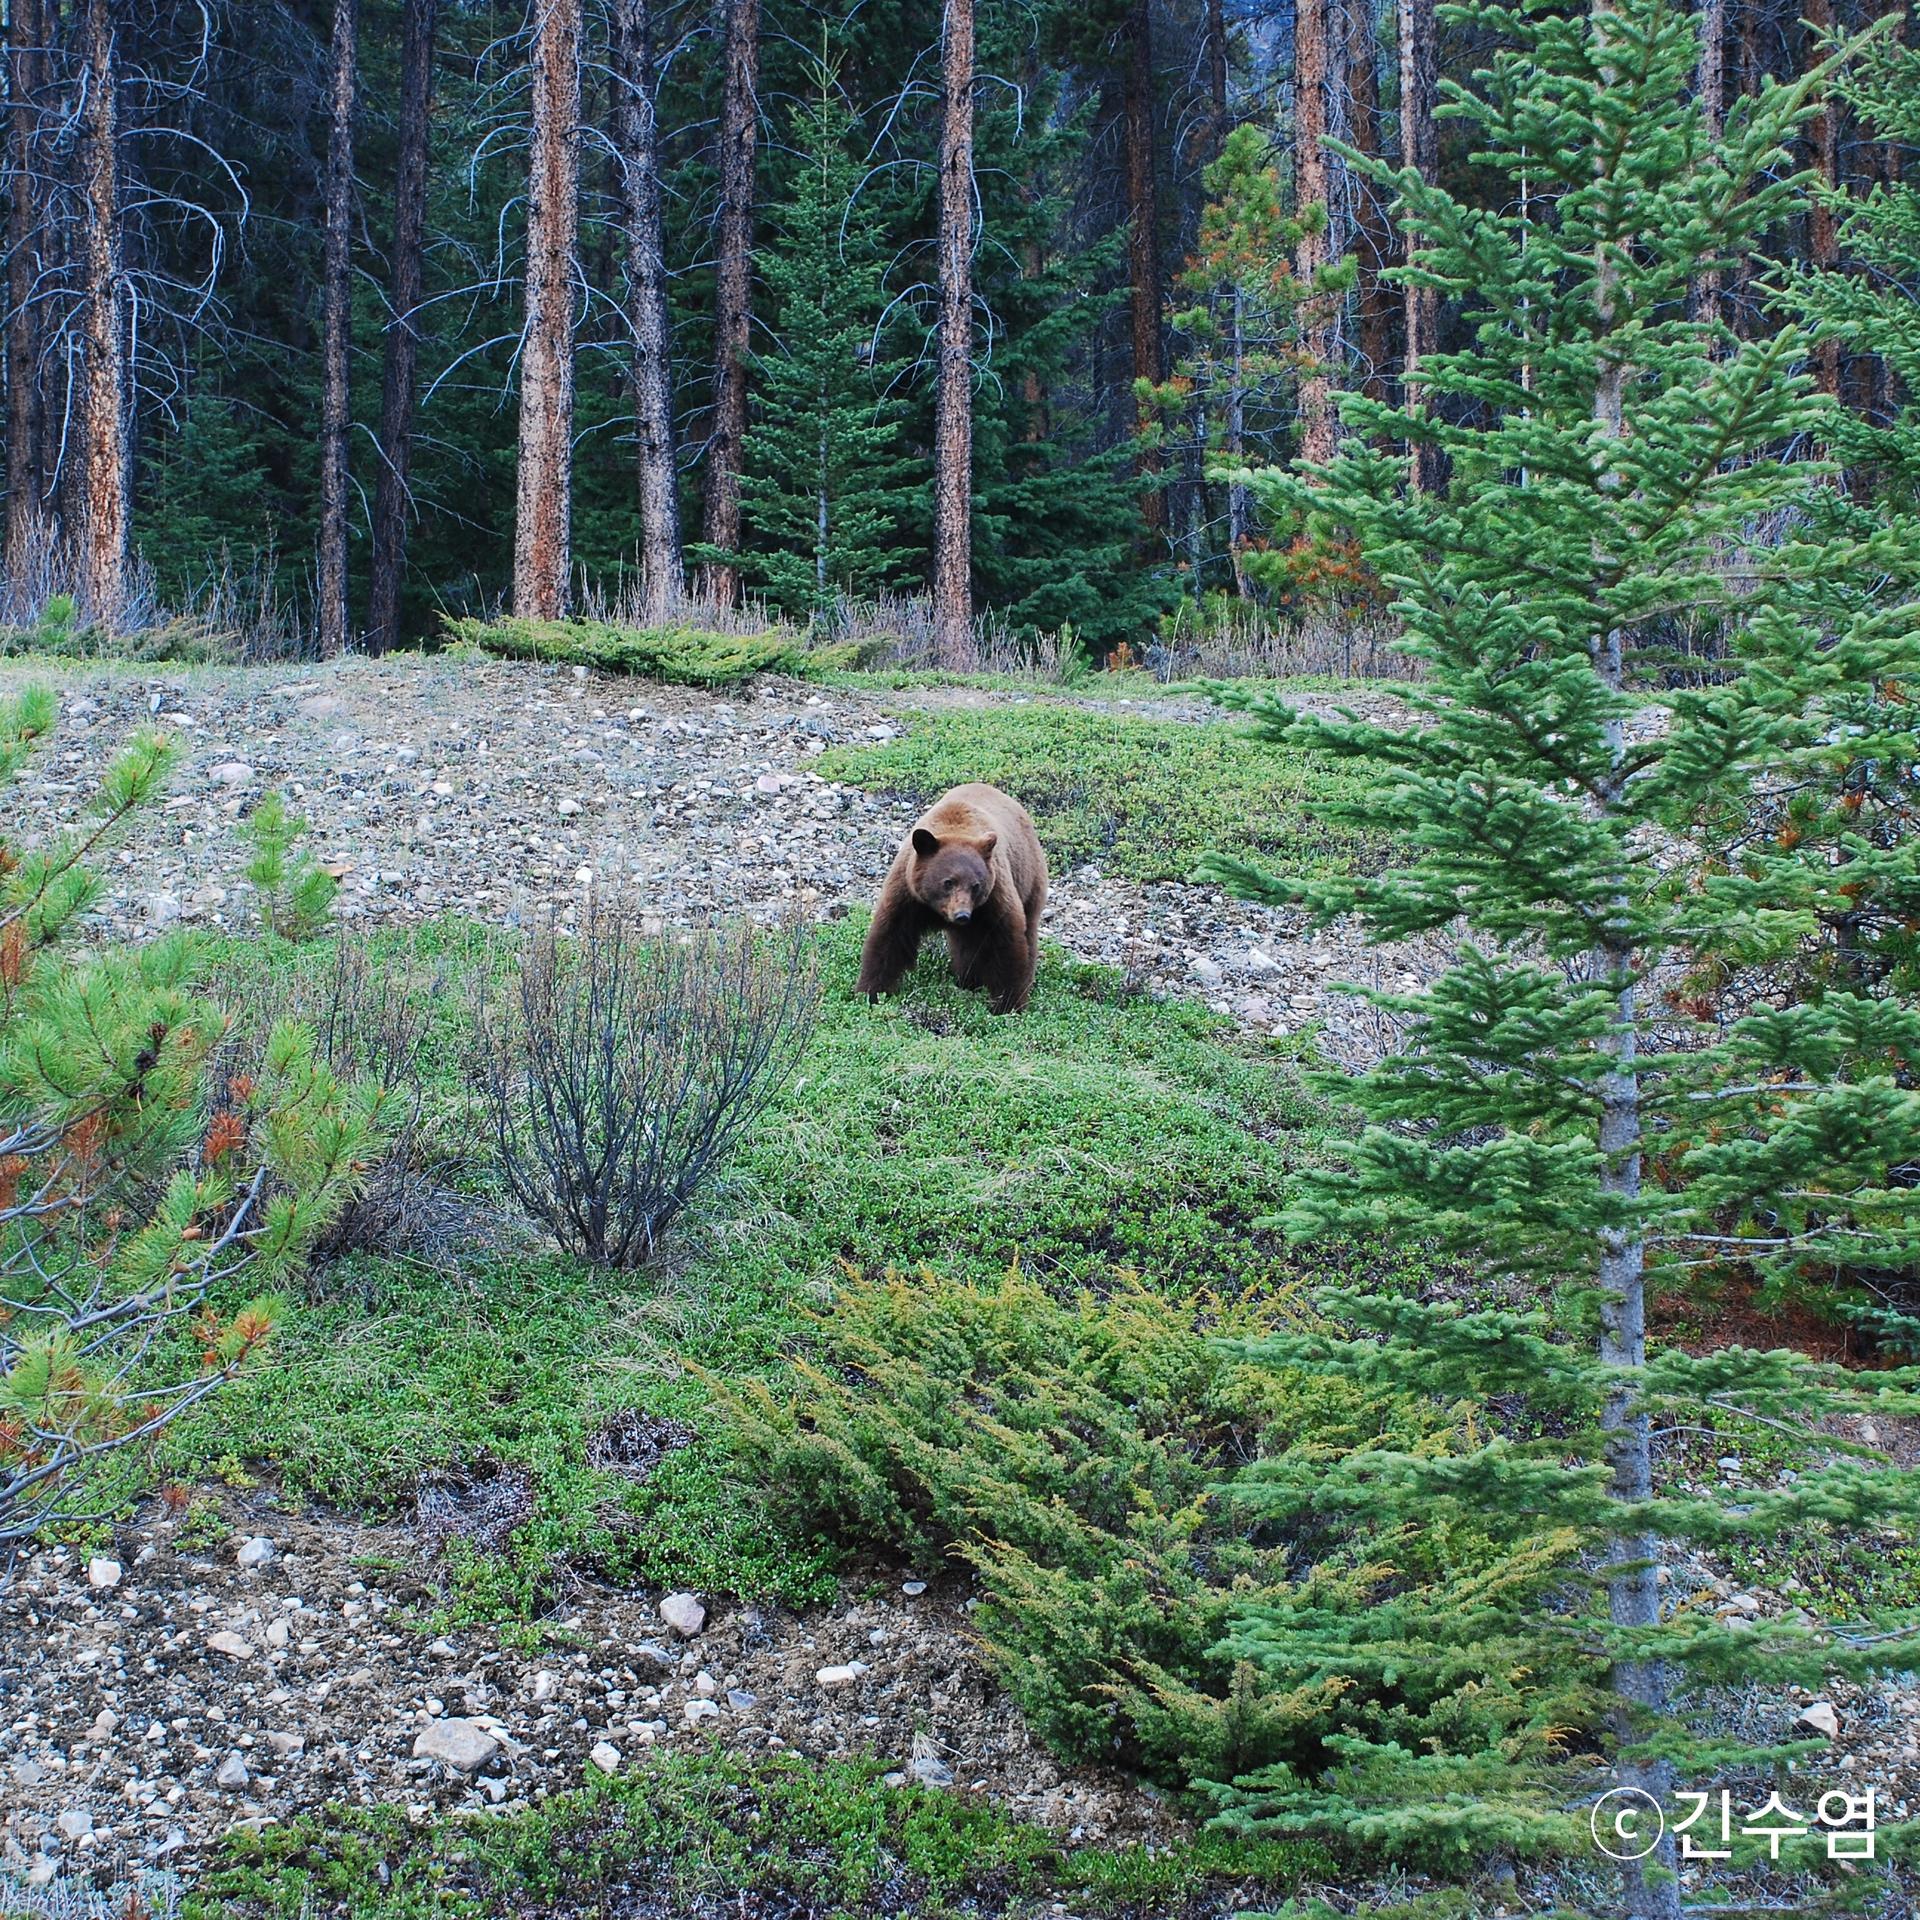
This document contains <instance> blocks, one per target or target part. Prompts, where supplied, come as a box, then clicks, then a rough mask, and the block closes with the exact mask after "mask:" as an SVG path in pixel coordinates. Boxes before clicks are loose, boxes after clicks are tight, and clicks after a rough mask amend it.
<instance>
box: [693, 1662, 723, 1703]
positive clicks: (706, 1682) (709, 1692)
mask: <svg viewBox="0 0 1920 1920" xmlns="http://www.w3.org/2000/svg"><path fill="white" fill-rule="evenodd" d="M693 1690H694V1692H695V1693H697V1694H698V1695H699V1696H700V1698H701V1699H702V1700H714V1699H718V1698H719V1694H720V1682H719V1681H718V1680H716V1679H715V1678H714V1677H713V1675H712V1674H710V1673H708V1672H706V1671H705V1669H704V1668H703V1669H702V1670H701V1671H700V1672H699V1673H696V1674H695V1675H694V1676H693Z"/></svg>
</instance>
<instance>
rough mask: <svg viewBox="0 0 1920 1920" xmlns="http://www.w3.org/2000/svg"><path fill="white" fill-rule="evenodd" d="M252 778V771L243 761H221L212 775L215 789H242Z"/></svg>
mask: <svg viewBox="0 0 1920 1920" xmlns="http://www.w3.org/2000/svg"><path fill="white" fill-rule="evenodd" d="M252 778H253V769H252V768H251V767H250V766H248V765H247V763H246V762H245V761H244V760H223V761H222V762H221V763H220V764H219V765H218V766H217V767H215V768H214V770H213V774H212V779H213V783H214V785H215V786H217V787H244V786H245V785H246V784H247V783H248V782H249V781H250V780H251V779H252Z"/></svg>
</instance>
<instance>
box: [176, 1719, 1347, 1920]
mask: <svg viewBox="0 0 1920 1920" xmlns="http://www.w3.org/2000/svg"><path fill="white" fill-rule="evenodd" d="M1333 1864H1334V1863H1333V1862H1332V1860H1331V1859H1330V1858H1329V1857H1328V1856H1327V1855H1326V1854H1325V1853H1324V1852H1323V1851H1322V1850H1321V1849H1320V1848H1318V1847H1316V1846H1314V1845H1312V1844H1311V1843H1310V1842H1287V1843H1280V1844H1272V1843H1268V1844H1264V1845H1252V1846H1248V1845H1242V1844H1238V1843H1234V1842H1230V1841H1223V1840H1218V1839H1211V1838H1209V1839H1206V1840H1203V1841H1201V1842H1200V1843H1198V1844H1194V1845H1180V1846H1174V1847H1170V1848H1165V1849H1156V1850H1154V1851H1153V1852H1147V1851H1146V1850H1144V1849H1129V1850H1127V1851H1124V1852H1121V1853H1117V1854H1099V1853H1096V1852H1095V1851H1094V1850H1092V1849H1086V1850H1073V1851H1067V1850H1063V1849H1062V1848H1061V1847H1060V1845H1059V1844H1058V1843H1057V1842H1056V1841H1055V1840H1053V1839H1052V1838H1051V1837H1050V1836H1048V1835H1047V1834H1045V1833H1043V1832H1041V1831H1039V1830H1038V1829H1036V1828H1033V1827H1030V1826H1024V1825H1022V1824H1020V1823H1019V1822H1017V1821H1015V1820H1013V1819H1011V1818H1009V1817H1008V1816H1007V1815H1006V1814H1004V1813H1001V1812H999V1811H997V1810H996V1809H994V1808H992V1807H989V1806H986V1805H983V1804H981V1803H979V1802H977V1801H973V1800H970V1799H963V1798H961V1797H960V1796H958V1795H954V1794H943V1793H930V1792H926V1791H923V1790H920V1789H916V1788H907V1789H890V1788H887V1787H885V1786H884V1785H882V1784H881V1782H880V1780H879V1779H878V1777H877V1769H874V1768H870V1767H863V1766H858V1765H847V1764H839V1763H833V1762H821V1761H818V1760H806V1761H798V1760H789V1759H786V1758H769V1759H764V1760H758V1761H749V1760H744V1759H740V1758H734V1757H728V1756H725V1755H721V1754H710V1755H702V1756H694V1757H690V1758H686V1759H676V1760H671V1761H665V1762H662V1763H659V1764H656V1765H654V1766H651V1767H648V1768H645V1769H643V1770H642V1771H640V1772H637V1773H635V1774H632V1775H629V1776H627V1777H625V1778H622V1779H618V1780H613V1781H608V1782H604V1783H602V1784H599V1785H597V1786H594V1787H590V1788H588V1789H586V1790H585V1791H583V1792H581V1793H577V1794H568V1795H564V1796H559V1797H556V1798H555V1799H554V1800H552V1801H550V1802H548V1803H547V1804H546V1805H544V1806H542V1807H541V1808H539V1809H538V1810H536V1811H534V1812H530V1813H525V1814H521V1815H518V1816H514V1817H511V1818H505V1819H499V1820H490V1821H485V1822H476V1823H470V1824H466V1825H451V1824H449V1825H442V1826H439V1827H435V1828H430V1829H426V1828H423V1829H415V1828H411V1827H409V1826H408V1824H407V1823H406V1821H405V1820H404V1819H403V1818H401V1817H400V1816H399V1815H398V1814H397V1813H395V1812H393V1811H391V1810H377V1811H372V1812H359V1811H348V1810H345V1809H341V1810H337V1811H336V1812H335V1813H333V1814H332V1815H330V1816H329V1817H328V1818H327V1819H326V1820H325V1821H324V1822H323V1821H320V1820H311V1821H303V1822H300V1823H298V1824H297V1825H293V1826H289V1827H286V1828H284V1829H282V1828H269V1829H267V1830H266V1831H265V1832H264V1833H262V1834H260V1835H258V1836H253V1835H237V1836H235V1838H234V1839H233V1840H232V1841H230V1842H229V1854H228V1860H227V1862H226V1863H225V1864H223V1865H221V1866H219V1867H217V1868H216V1869H215V1870H214V1871H213V1872H211V1873H210V1874H208V1875H207V1877H206V1878H205V1880H204V1882H203V1883H202V1885H201V1887H200V1888H199V1889H198V1891H197V1892H196V1893H195V1894H194V1895H193V1896H192V1898H191V1899H190V1900H189V1902H188V1905H187V1908H186V1912H187V1916H188V1920H296V1916H304V1915H313V1916H315V1920H334V1917H335V1916H338V1917H339V1920H401V1917H402V1916H405V1920H416V1917H419V1916H427V1915H444V1916H447V1917H448V1920H464V1916H467V1915H473V1916H479V1915H483V1914H493V1913H506V1912H511V1913H516V1914H529V1915H540V1916H543V1920H586V1916H589V1915H591V1916H600V1915H606V1914H621V1915H625V1916H628V1917H629V1920H667V1917H668V1916H672V1917H673V1920H722V1917H723V1916H725V1917H726V1920H737V1916H739V1915H741V1914H747V1913H751V1914H767V1915H773V1914H795V1915H799V1914H805V1915H808V1916H812V1920H842V1917H844V1920H893V1916H906V1915H913V1916H916V1920H937V1917H938V1916H943V1915H958V1914H961V1913H965V1914H969V1915H980V1916H988V1915H995V1916H997V1915H1008V1916H1011V1915H1014V1914H1035V1913H1044V1912H1045V1911H1047V1909H1048V1906H1049V1904H1050V1899H1051V1898H1056V1897H1058V1896H1060V1895H1063V1894H1064V1895H1069V1896H1071V1898H1072V1906H1073V1910H1074V1911H1075V1912H1078V1913H1082V1914H1087V1915H1110V1916H1114V1920H1120V1917H1121V1916H1127V1915H1144V1914H1146V1913H1152V1914H1154V1915H1157V1916H1167V1917H1169V1920H1172V1917H1173V1916H1179V1915H1184V1914H1193V1915H1196V1916H1198V1915H1201V1914H1215V1913H1221V1914H1224V1913H1227V1912H1231V1911H1233V1910H1234V1908H1235V1907H1236V1906H1238V1905H1244V1904H1245V1900H1246V1898H1247V1897H1248V1896H1258V1897H1264V1898H1278V1897H1282V1896H1284V1895H1285V1894H1286V1893H1288V1892H1290V1891H1292V1890H1293V1889H1294V1888H1295V1887H1297V1886H1298V1885H1299V1884H1300V1882H1301V1880H1302V1879H1303V1878H1304V1877H1305V1876H1306V1875H1308V1874H1315V1875H1319V1874H1323V1873H1325V1872H1328V1871H1329V1870H1331V1869H1332V1867H1333Z"/></svg>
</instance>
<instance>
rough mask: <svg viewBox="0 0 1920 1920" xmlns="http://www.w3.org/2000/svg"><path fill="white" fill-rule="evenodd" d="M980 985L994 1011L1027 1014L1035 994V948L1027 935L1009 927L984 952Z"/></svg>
mask: <svg viewBox="0 0 1920 1920" xmlns="http://www.w3.org/2000/svg"><path fill="white" fill-rule="evenodd" d="M980 984H981V985H982V986H983V987H985V988H986V990H987V1005H988V1006H990V1007H991V1008H992V1009H993V1010H994V1012H995V1013H1024V1012H1025V1011H1026V1009H1027V1002H1028V1000H1029V999H1031V998H1032V996H1033V949H1032V947H1031V946H1029V945H1028V943H1027V938H1026V936H1025V934H1023V933H1019V932H1016V931H1014V930H1012V929H1009V930H1008V932H1007V934H1006V936H1005V937H1004V938H1003V939H1001V940H998V941H996V942H995V943H994V946H993V948H992V950H991V951H990V952H987V953H983V954H982V955H981V967H980Z"/></svg>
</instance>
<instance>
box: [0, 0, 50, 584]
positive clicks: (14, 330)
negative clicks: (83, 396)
mask: <svg viewBox="0 0 1920 1920" xmlns="http://www.w3.org/2000/svg"><path fill="white" fill-rule="evenodd" d="M8 25H9V31H8V34H7V56H8V64H7V92H8V113H7V165H8V170H9V171H8V203H7V327H6V335H7V340H6V368H7V532H6V568H7V572H8V574H9V575H10V576H12V577H13V578H14V579H16V580H18V579H20V578H21V577H22V576H23V575H24V574H25V572H26V570H27V566H28V563H29V559H30V556H31V555H32V553H33V551H34V549H35V546H36V544H37V540H38V535H39V529H40V523H41V517H42V507H41V498H40V496H41V492H42V489H43V487H44V486H45V483H46V476H45V471H44V468H43V465H42V462H41V457H40V449H41V442H40V418H41V416H40V339H41V329H40V324H39V317H38V309H37V308H36V307H35V306H34V304H33V295H34V281H35V278H36V274H35V265H36V260H37V256H38V247H39V229H40V193H39V186H38V176H39V164H40V148H39V140H38V137H37V135H38V112H39V107H38V94H39V89H40V83H41V78H42V75H43V72H44V67H45V43H46V22H45V19H44V16H43V14H42V11H41V0H13V6H12V15H11V19H10V21H9V23H8Z"/></svg>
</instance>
